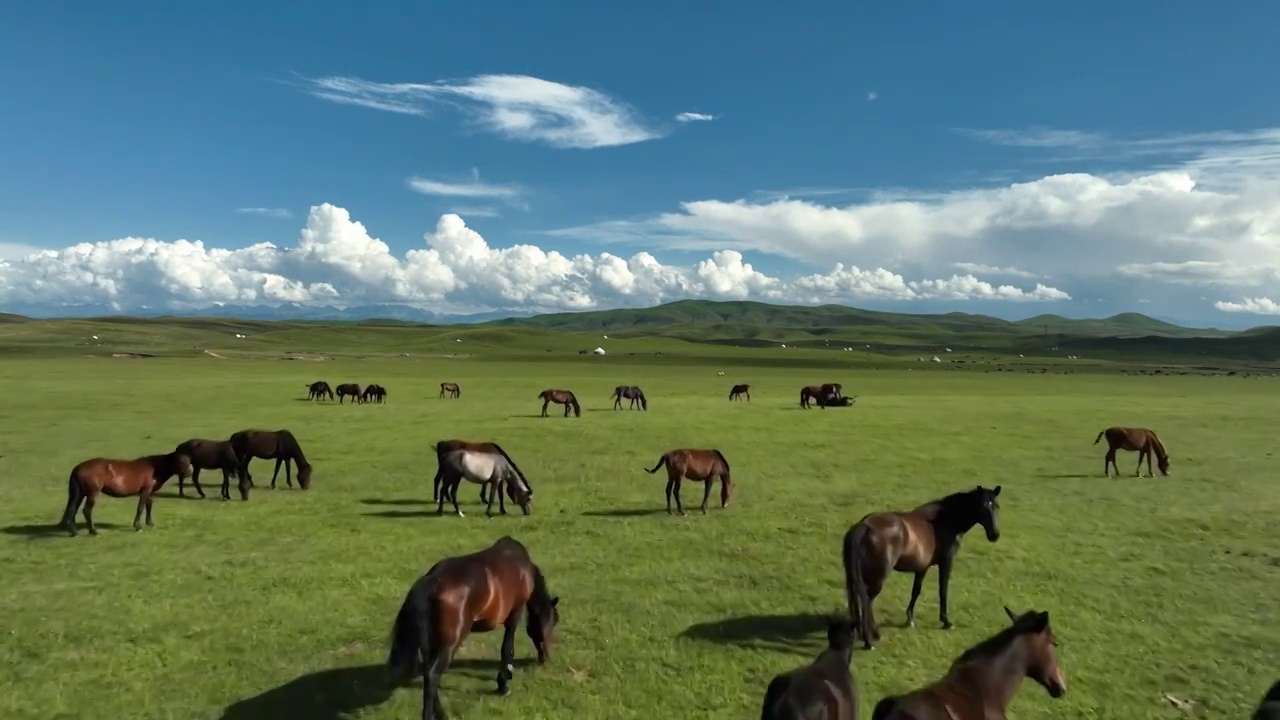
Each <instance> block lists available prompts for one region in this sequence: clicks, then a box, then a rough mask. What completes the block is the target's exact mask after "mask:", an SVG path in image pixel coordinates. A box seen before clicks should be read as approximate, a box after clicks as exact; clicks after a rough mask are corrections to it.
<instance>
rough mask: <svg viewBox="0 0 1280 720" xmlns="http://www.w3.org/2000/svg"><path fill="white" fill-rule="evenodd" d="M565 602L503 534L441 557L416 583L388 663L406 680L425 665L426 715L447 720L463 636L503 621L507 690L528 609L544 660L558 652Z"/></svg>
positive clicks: (501, 676) (501, 672) (428, 719)
mask: <svg viewBox="0 0 1280 720" xmlns="http://www.w3.org/2000/svg"><path fill="white" fill-rule="evenodd" d="M559 603H560V598H558V597H556V596H554V595H552V594H551V592H550V591H549V590H548V589H547V580H546V578H545V577H544V576H543V574H542V570H541V569H540V568H539V567H538V566H537V565H536V564H534V562H533V559H532V558H530V557H529V551H528V549H527V548H525V546H524V545H523V544H521V543H520V541H518V540H516V539H515V538H513V537H510V536H503V537H501V538H499V539H498V541H497V542H495V543H494V544H493V545H490V546H489V547H487V548H485V549H484V550H481V551H479V552H474V553H471V554H470V555H461V556H457V557H448V558H445V559H443V560H441V561H440V562H437V563H436V564H435V565H433V566H431V569H430V570H428V571H427V574H426V575H423V576H422V577H420V578H418V580H417V582H415V583H414V584H413V586H412V587H411V588H409V593H408V595H406V596H405V599H404V603H403V604H402V605H401V606H400V612H399V613H398V614H397V615H396V621H395V625H394V627H393V628H392V631H391V652H390V654H389V655H388V657H387V666H388V667H389V668H390V670H391V673H392V675H393V677H395V678H396V679H397V680H400V681H403V680H407V679H410V678H413V677H416V676H417V675H418V674H419V673H421V674H422V676H423V677H422V720H444V718H445V717H446V715H445V712H444V705H443V703H441V702H440V678H441V676H443V675H444V673H445V671H446V670H448V669H449V663H450V662H452V661H453V655H454V653H456V652H457V650H458V646H460V645H461V644H462V641H463V640H465V639H466V637H467V636H468V635H469V634H471V633H473V632H490V631H492V630H494V629H496V628H498V627H502V630H503V632H502V649H501V654H500V656H499V659H498V661H499V666H498V693H499V694H500V695H506V694H508V693H509V692H511V686H510V682H511V679H512V678H513V677H514V670H515V668H514V667H513V665H514V663H515V659H516V629H517V628H518V627H519V626H520V616H521V615H523V614H525V613H528V619H527V620H526V621H525V631H526V632H527V633H528V634H529V639H530V640H532V641H533V647H534V649H535V650H536V651H537V653H538V663H539V664H542V663H545V662H546V661H547V659H548V658H549V657H550V656H551V640H552V634H553V632H554V630H555V627H556V624H557V623H558V622H559V621H560V610H559V607H558V606H559Z"/></svg>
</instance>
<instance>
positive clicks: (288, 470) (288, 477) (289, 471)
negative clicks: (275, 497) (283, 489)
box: [284, 458, 293, 487]
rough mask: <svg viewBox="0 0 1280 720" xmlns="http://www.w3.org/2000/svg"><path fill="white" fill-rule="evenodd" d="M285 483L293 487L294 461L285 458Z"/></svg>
mask: <svg viewBox="0 0 1280 720" xmlns="http://www.w3.org/2000/svg"><path fill="white" fill-rule="evenodd" d="M284 484H285V485H288V486H289V487H293V461H292V460H290V459H289V458H285V459H284Z"/></svg>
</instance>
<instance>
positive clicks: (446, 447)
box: [431, 439, 533, 504]
mask: <svg viewBox="0 0 1280 720" xmlns="http://www.w3.org/2000/svg"><path fill="white" fill-rule="evenodd" d="M453 450H475V451H476V452H487V453H497V454H499V455H501V456H502V457H504V458H506V459H507V462H508V463H510V464H511V469H513V470H515V471H516V474H517V475H519V476H520V482H521V483H522V484H523V485H524V486H525V487H527V488H532V487H533V486H532V485H530V484H529V478H527V477H525V474H524V473H523V472H521V470H520V468H519V467H518V466H517V465H516V461H515V460H512V459H511V456H510V455H508V454H507V451H506V450H503V449H502V446H500V445H498V444H497V443H492V442H472V441H470V440H457V439H454V440H441V441H439V442H437V443H436V476H435V478H433V479H432V481H431V501H432V502H435V501H437V500H439V499H440V481H441V479H442V478H443V477H444V456H445V455H446V454H447V453H449V452H451V451H453ZM486 487H487V486H485V485H481V486H480V502H482V503H486V504H488V502H489V499H488V497H486V495H485V489H486ZM530 494H532V490H531V491H530ZM508 497H510V498H511V500H512V501H513V502H514V501H515V498H514V497H511V496H510V495H508Z"/></svg>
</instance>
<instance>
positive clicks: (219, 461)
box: [173, 438, 249, 500]
mask: <svg viewBox="0 0 1280 720" xmlns="http://www.w3.org/2000/svg"><path fill="white" fill-rule="evenodd" d="M173 451H174V452H176V453H181V454H183V455H186V456H187V457H188V458H190V459H191V484H192V485H194V486H195V488H196V492H197V493H200V497H204V488H202V487H200V471H201V470H221V471H222V488H223V490H222V499H223V500H230V499H231V495H230V493H229V492H228V491H227V488H228V486H229V484H230V482H231V477H232V476H233V475H234V476H235V477H236V480H237V481H238V482H239V484H240V499H241V500H248V499H249V483H248V482H247V481H246V480H245V479H244V476H242V475H241V474H240V458H238V457H236V451H235V448H233V447H232V446H231V441H230V440H202V439H200V438H192V439H190V440H187V441H186V442H183V443H179V445H178V446H177V447H176V448H174V449H173ZM185 495H186V492H185V488H184V487H183V480H182V476H178V496H179V497H183V496H185Z"/></svg>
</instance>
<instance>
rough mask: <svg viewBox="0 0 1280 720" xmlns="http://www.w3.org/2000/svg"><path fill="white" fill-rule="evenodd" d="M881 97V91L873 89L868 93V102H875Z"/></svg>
mask: <svg viewBox="0 0 1280 720" xmlns="http://www.w3.org/2000/svg"><path fill="white" fill-rule="evenodd" d="M879 97H880V93H878V92H876V91H875V90H871V91H869V92H868V93H867V102H869V103H871V102H875V101H876V99H877V98H879Z"/></svg>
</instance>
